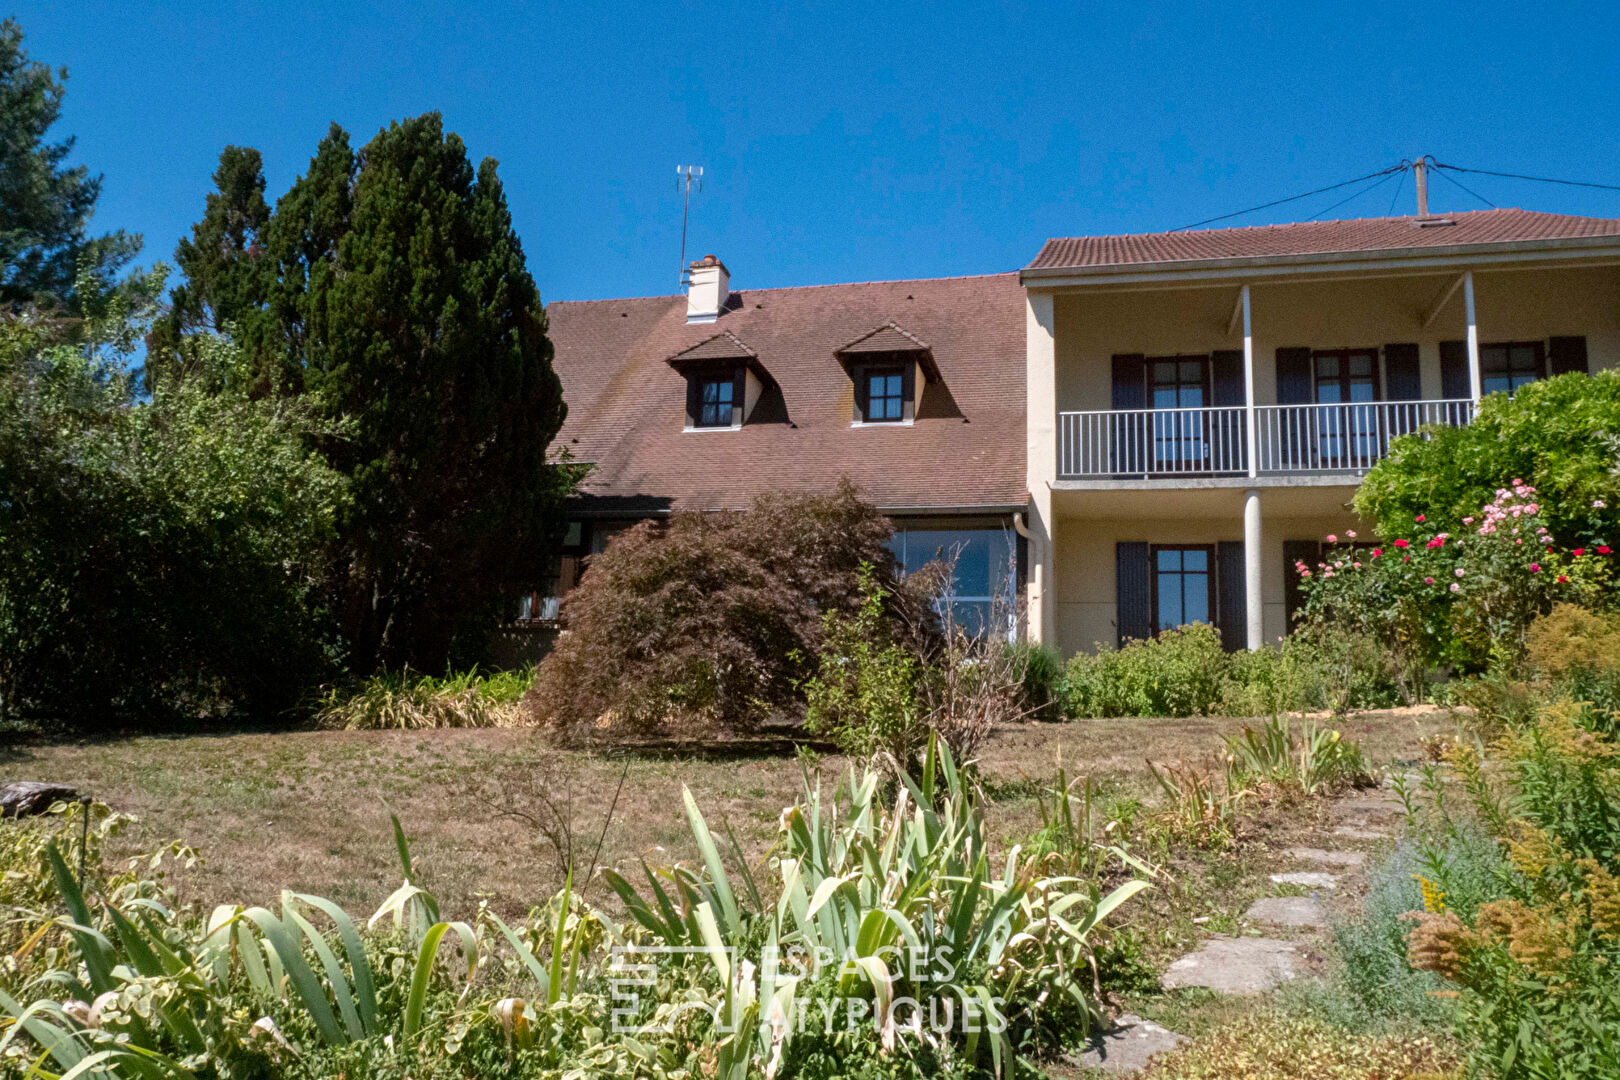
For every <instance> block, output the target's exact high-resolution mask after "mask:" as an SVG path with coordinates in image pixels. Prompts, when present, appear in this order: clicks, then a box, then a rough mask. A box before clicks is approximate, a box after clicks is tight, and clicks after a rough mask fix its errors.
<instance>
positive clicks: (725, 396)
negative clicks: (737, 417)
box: [697, 375, 737, 427]
mask: <svg viewBox="0 0 1620 1080" xmlns="http://www.w3.org/2000/svg"><path fill="white" fill-rule="evenodd" d="M736 388H737V382H736V379H734V378H733V377H732V376H730V375H726V376H723V377H722V376H713V377H708V378H705V379H704V380H703V381H702V383H701V384H700V385H699V396H698V401H699V407H698V415H697V426H698V427H730V426H731V406H732V395H733V394H734V393H735V392H736Z"/></svg>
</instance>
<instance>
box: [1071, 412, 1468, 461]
mask: <svg viewBox="0 0 1620 1080" xmlns="http://www.w3.org/2000/svg"><path fill="white" fill-rule="evenodd" d="M1473 409H1474V404H1473V402H1471V401H1468V400H1466V399H1462V400H1452V401H1378V402H1367V403H1364V404H1350V405H1261V406H1257V407H1256V408H1255V425H1256V431H1257V433H1258V438H1257V440H1256V441H1257V446H1258V453H1259V468H1258V470H1257V471H1258V472H1259V473H1262V474H1277V473H1333V472H1361V471H1364V470H1366V469H1369V468H1371V467H1372V466H1373V464H1374V463H1375V462H1377V461H1378V459H1379V458H1381V457H1383V456H1384V454H1385V453H1387V452H1388V450H1389V444H1390V440H1392V439H1394V438H1395V437H1396V436H1398V435H1405V434H1407V433H1409V432H1413V431H1417V430H1419V429H1420V428H1423V427H1425V426H1428V425H1431V424H1446V425H1451V426H1455V425H1458V424H1466V423H1467V422H1468V421H1469V420H1470V419H1472V417H1473ZM1248 472H1249V462H1248V410H1247V409H1245V408H1244V407H1242V406H1241V405H1239V406H1227V407H1221V408H1212V409H1118V410H1106V411H1097V412H1065V413H1059V414H1058V478H1059V479H1080V478H1118V479H1132V478H1137V477H1169V476H1187V475H1201V476H1223V475H1224V476H1245V475H1247V474H1248Z"/></svg>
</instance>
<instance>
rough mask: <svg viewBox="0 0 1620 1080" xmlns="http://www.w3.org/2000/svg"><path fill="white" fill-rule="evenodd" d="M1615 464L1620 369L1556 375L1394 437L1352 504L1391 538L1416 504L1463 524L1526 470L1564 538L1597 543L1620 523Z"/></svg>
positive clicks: (1434, 525)
mask: <svg viewBox="0 0 1620 1080" xmlns="http://www.w3.org/2000/svg"><path fill="white" fill-rule="evenodd" d="M1617 465H1620V373H1616V372H1612V371H1605V372H1599V373H1598V374H1595V375H1580V374H1572V375H1560V376H1558V377H1557V378H1553V379H1546V380H1543V381H1540V382H1534V383H1530V384H1529V385H1527V386H1523V387H1520V388H1519V390H1518V391H1517V392H1516V393H1515V394H1514V395H1513V396H1512V397H1508V396H1507V395H1506V394H1492V395H1491V396H1490V397H1487V398H1486V399H1485V400H1484V402H1483V403H1482V404H1481V406H1480V411H1479V416H1478V417H1476V418H1475V420H1474V422H1473V423H1472V424H1469V425H1468V426H1466V427H1459V428H1444V427H1443V428H1436V429H1433V430H1430V431H1427V432H1424V433H1423V434H1418V435H1408V436H1405V437H1403V438H1401V439H1397V440H1396V441H1395V442H1394V443H1393V444H1392V445H1391V447H1390V453H1389V456H1387V457H1386V458H1384V459H1383V460H1382V461H1380V462H1379V463H1378V464H1377V465H1375V466H1373V468H1372V471H1371V472H1369V473H1368V474H1367V478H1366V479H1365V480H1364V481H1363V482H1362V484H1361V487H1360V489H1359V490H1358V491H1357V492H1356V504H1355V505H1356V512H1357V513H1358V514H1360V515H1361V516H1362V517H1363V518H1365V519H1367V520H1370V521H1374V522H1376V523H1377V525H1378V531H1379V535H1380V536H1382V537H1384V538H1385V539H1389V540H1393V539H1394V538H1396V537H1400V536H1405V535H1408V532H1409V531H1410V530H1411V529H1412V526H1413V522H1414V520H1421V519H1419V518H1418V515H1420V514H1421V515H1425V516H1426V517H1427V518H1428V524H1429V526H1430V527H1431V529H1433V530H1439V531H1450V532H1452V533H1461V532H1462V531H1464V523H1463V520H1462V519H1463V518H1465V517H1472V516H1475V515H1477V514H1479V513H1480V507H1482V506H1484V505H1486V504H1487V503H1489V502H1491V501H1492V499H1494V498H1495V497H1496V492H1497V490H1498V489H1499V488H1501V487H1503V486H1504V485H1507V484H1508V482H1509V481H1510V480H1522V481H1523V482H1524V483H1526V484H1529V485H1530V486H1532V487H1534V488H1535V489H1536V492H1537V500H1538V503H1539V505H1540V523H1541V524H1543V525H1546V526H1547V528H1548V529H1549V530H1550V531H1551V532H1552V534H1553V535H1554V536H1556V537H1557V538H1558V541H1559V544H1560V545H1561V546H1562V545H1565V544H1567V545H1568V546H1570V547H1581V546H1591V545H1593V544H1594V543H1597V542H1599V538H1600V535H1602V534H1607V535H1610V536H1612V535H1614V534H1615V532H1616V531H1620V530H1616V529H1615V528H1614V526H1615V524H1616V521H1617V519H1616V516H1615V514H1616V509H1617V508H1620V472H1617V468H1616V467H1617ZM1599 503H1601V504H1603V505H1601V506H1596V505H1594V504H1599ZM1594 511H1596V513H1594Z"/></svg>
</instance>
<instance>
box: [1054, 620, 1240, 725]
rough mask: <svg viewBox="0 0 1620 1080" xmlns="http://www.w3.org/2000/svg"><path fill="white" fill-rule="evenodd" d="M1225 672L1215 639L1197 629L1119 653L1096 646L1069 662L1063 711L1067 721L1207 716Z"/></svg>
mask: <svg viewBox="0 0 1620 1080" xmlns="http://www.w3.org/2000/svg"><path fill="white" fill-rule="evenodd" d="M1226 667H1227V654H1226V653H1225V652H1224V651H1223V650H1222V648H1221V636H1220V634H1219V633H1218V632H1217V631H1216V630H1215V628H1214V627H1212V626H1206V625H1204V624H1203V623H1195V624H1193V625H1192V626H1185V627H1182V628H1181V629H1179V630H1166V631H1164V632H1163V633H1161V634H1159V636H1157V637H1154V638H1149V639H1147V640H1145V641H1127V642H1126V643H1125V645H1124V646H1123V647H1122V648H1119V649H1107V648H1102V647H1100V646H1099V650H1098V651H1097V652H1096V653H1094V654H1086V653H1079V654H1076V655H1075V656H1074V658H1073V659H1071V660H1070V661H1069V664H1068V667H1067V668H1066V669H1065V671H1064V673H1063V698H1064V711H1065V712H1066V713H1067V714H1068V715H1069V716H1073V717H1102V716H1203V715H1208V714H1209V713H1212V712H1214V711H1215V709H1216V708H1217V706H1218V705H1219V703H1220V699H1221V683H1222V680H1223V679H1224V677H1225V673H1226Z"/></svg>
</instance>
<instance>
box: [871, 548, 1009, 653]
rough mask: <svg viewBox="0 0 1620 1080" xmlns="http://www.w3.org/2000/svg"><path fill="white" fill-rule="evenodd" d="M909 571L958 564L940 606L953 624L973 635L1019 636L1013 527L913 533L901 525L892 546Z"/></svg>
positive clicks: (902, 566)
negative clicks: (941, 562)
mask: <svg viewBox="0 0 1620 1080" xmlns="http://www.w3.org/2000/svg"><path fill="white" fill-rule="evenodd" d="M889 546H890V548H891V550H893V551H894V554H895V557H896V558H897V559H899V560H900V566H901V568H902V569H904V570H906V571H907V572H910V571H914V570H918V569H921V568H922V567H924V566H927V565H928V564H929V563H931V562H934V561H936V560H945V561H954V562H955V564H956V572H955V574H954V575H953V577H952V579H951V582H950V584H949V586H948V587H947V589H946V592H945V595H944V596H943V597H942V598H941V603H942V604H943V605H945V608H946V610H945V611H942V612H941V614H942V615H945V614H948V615H949V616H950V619H951V621H952V622H954V623H955V624H956V625H957V626H960V627H962V628H963V629H965V630H967V631H968V632H969V633H972V634H982V633H986V632H993V633H1004V634H1007V635H1009V636H1011V635H1012V634H1013V633H1015V632H1016V630H1017V627H1016V626H1015V624H1014V619H1015V606H1016V603H1015V601H1016V596H1015V590H1016V588H1017V580H1018V562H1017V559H1018V555H1017V552H1018V548H1017V544H1016V541H1015V538H1014V536H1013V532H1012V530H1011V529H1010V528H1004V527H1001V526H993V527H987V528H986V527H980V528H955V529H944V528H938V529H936V528H911V527H909V526H901V527H900V528H898V529H896V530H895V534H894V537H893V539H891V540H890V541H889Z"/></svg>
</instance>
